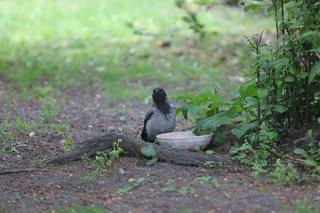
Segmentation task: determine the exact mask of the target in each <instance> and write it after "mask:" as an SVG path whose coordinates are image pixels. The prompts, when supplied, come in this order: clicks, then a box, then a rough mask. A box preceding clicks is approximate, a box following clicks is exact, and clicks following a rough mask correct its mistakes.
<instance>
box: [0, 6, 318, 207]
mask: <svg viewBox="0 0 320 213" xmlns="http://www.w3.org/2000/svg"><path fill="white" fill-rule="evenodd" d="M185 15H186V14H185V12H184V11H183V10H181V9H178V8H177V7H176V6H175V4H174V1H172V0H161V1H150V0H130V1H128V0H109V1H105V0H90V1H89V0H82V1H77V3H76V4H75V2H74V1H69V0H60V1H40V0H28V1H19V4H17V3H16V2H15V1H12V0H2V1H1V2H0V20H1V24H0V30H1V32H2V33H1V35H0V45H1V49H0V55H1V57H0V172H1V171H3V170H6V169H18V168H39V170H37V171H32V172H29V173H27V172H24V173H15V174H7V175H0V213H2V212H22V213H29V212H32V213H33V212H43V211H48V212H105V211H106V210H108V211H109V212H139V213H140V212H293V211H294V212H311V211H314V212H319V208H320V207H319V200H320V199H319V193H320V187H319V185H318V184H314V183H304V184H295V185H291V186H284V185H278V184H271V183H270V181H269V180H268V179H267V178H265V177H259V178H257V179H254V178H252V177H251V175H250V172H249V171H248V170H247V169H246V168H244V167H241V166H239V165H236V164H235V165H234V168H231V169H230V168H223V169H209V168H207V169H204V168H196V167H183V166H177V165H171V164H167V163H156V164H155V165H154V166H151V167H145V166H139V163H138V160H137V159H135V158H127V157H121V158H119V159H117V160H115V161H114V162H113V164H112V166H110V167H106V168H103V169H102V170H101V171H100V172H98V173H97V172H96V170H95V169H94V168H92V161H90V160H85V159H84V160H81V161H77V162H73V163H71V164H68V165H59V166H44V167H43V165H44V162H45V161H46V160H49V159H51V158H53V157H54V156H57V155H60V154H62V153H64V152H65V151H66V149H67V148H68V147H69V146H72V145H73V144H78V143H80V142H81V141H83V140H86V139H88V138H90V137H93V136H96V135H99V134H102V133H103V132H105V131H106V130H111V129H115V130H118V131H125V132H127V133H128V134H130V135H133V136H137V137H139V133H140V131H141V128H142V121H143V118H144V112H145V110H146V109H147V107H148V105H150V101H151V98H150V94H151V91H152V89H153V87H155V86H162V87H164V88H165V89H166V90H167V93H168V95H169V98H170V100H174V97H176V96H177V95H181V94H186V93H189V92H193V93H196V92H205V91H211V92H213V91H217V92H218V93H219V94H220V95H222V96H223V97H225V98H226V99H230V98H231V97H233V95H234V94H235V92H236V90H237V87H238V86H239V84H240V83H241V82H243V81H245V80H246V77H248V76H250V70H251V66H252V63H251V61H250V50H249V48H248V45H247V44H246V39H245V37H244V36H249V37H250V36H252V35H254V34H255V33H260V32H261V31H264V37H263V39H264V41H265V42H270V41H272V40H273V39H274V37H275V33H274V32H275V29H274V23H273V20H272V19H271V18H270V17H268V16H267V15H266V14H259V13H258V14H251V13H248V14H247V13H244V11H243V9H242V8H240V7H227V6H223V5H220V6H217V7H214V8H212V9H211V10H201V11H200V12H199V14H198V17H199V20H200V21H201V22H203V23H205V25H206V27H205V30H206V31H208V36H207V38H206V39H204V40H201V39H199V37H198V35H195V34H194V32H192V31H191V30H190V26H189V25H188V24H187V23H185V22H184V21H183V19H182V17H183V16H185ZM257 20H259V21H257ZM129 26H131V27H129ZM168 40H169V43H170V45H167V46H164V45H163V42H164V41H168ZM181 117H182V116H179V117H178V128H177V129H181V128H182V127H185V126H186V123H185V122H184V121H183V120H182V118H181ZM67 144H69V145H68V146H66V145H67ZM69 148H70V147H69ZM220 154H221V155H222V156H225V157H228V154H227V153H220ZM137 163H138V164H137ZM128 187H129V188H128ZM130 189H132V190H130ZM119 190H120V191H119ZM74 205H78V206H77V207H74ZM85 206H86V207H87V208H85ZM88 206H90V207H88ZM317 207H318V208H317ZM61 208H66V209H65V210H61ZM58 209H60V210H58ZM312 209H313V210H312ZM317 210H318V211H317Z"/></svg>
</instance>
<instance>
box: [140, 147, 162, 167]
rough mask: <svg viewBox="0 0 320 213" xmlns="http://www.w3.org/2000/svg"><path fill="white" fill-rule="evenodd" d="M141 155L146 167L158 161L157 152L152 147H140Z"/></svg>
mask: <svg viewBox="0 0 320 213" xmlns="http://www.w3.org/2000/svg"><path fill="white" fill-rule="evenodd" d="M141 153H142V155H143V156H144V157H145V158H147V160H146V164H147V165H148V166H151V165H153V164H155V163H156V162H157V161H158V153H157V150H156V149H155V148H154V147H153V145H148V146H144V147H142V148H141Z"/></svg>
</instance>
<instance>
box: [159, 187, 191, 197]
mask: <svg viewBox="0 0 320 213" xmlns="http://www.w3.org/2000/svg"><path fill="white" fill-rule="evenodd" d="M162 191H165V192H177V193H179V194H181V195H183V196H187V195H189V194H193V193H194V188H193V187H191V186H181V187H176V186H166V187H163V188H162Z"/></svg>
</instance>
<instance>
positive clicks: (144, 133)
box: [141, 109, 153, 141]
mask: <svg viewBox="0 0 320 213" xmlns="http://www.w3.org/2000/svg"><path fill="white" fill-rule="evenodd" d="M152 115H153V110H152V109H149V110H148V111H147V113H146V115H145V117H144V121H143V129H142V132H141V139H142V140H144V141H149V140H148V133H147V127H146V126H147V123H148V121H149V120H150V118H151V117H152Z"/></svg>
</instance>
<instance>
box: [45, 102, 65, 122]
mask: <svg viewBox="0 0 320 213" xmlns="http://www.w3.org/2000/svg"><path fill="white" fill-rule="evenodd" d="M41 110H42V112H43V114H44V118H45V120H46V122H47V123H50V122H53V120H54V119H55V117H56V116H57V115H58V114H59V112H60V110H61V106H60V105H59V103H58V102H57V100H56V99H54V98H51V97H46V98H44V99H43V100H42V102H41Z"/></svg>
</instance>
